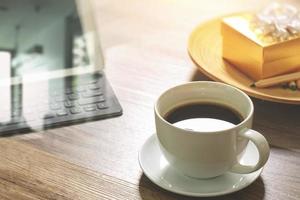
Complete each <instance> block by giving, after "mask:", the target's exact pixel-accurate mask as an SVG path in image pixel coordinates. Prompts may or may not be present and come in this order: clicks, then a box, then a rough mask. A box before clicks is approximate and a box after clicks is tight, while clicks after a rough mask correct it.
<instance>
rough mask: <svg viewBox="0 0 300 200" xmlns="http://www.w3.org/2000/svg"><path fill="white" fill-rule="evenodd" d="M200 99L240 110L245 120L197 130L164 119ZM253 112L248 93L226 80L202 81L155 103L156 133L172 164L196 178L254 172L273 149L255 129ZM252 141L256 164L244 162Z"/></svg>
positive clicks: (169, 92)
mask: <svg viewBox="0 0 300 200" xmlns="http://www.w3.org/2000/svg"><path fill="white" fill-rule="evenodd" d="M199 102H211V103H215V104H220V105H224V106H227V107H230V108H232V109H234V110H236V111H238V112H239V113H240V115H241V116H242V118H243V120H242V122H241V123H239V124H237V125H233V127H231V128H228V129H225V130H217V131H194V130H189V129H182V128H179V127H176V126H175V125H174V124H171V123H169V122H168V121H166V120H165V119H164V117H165V115H166V114H167V113H168V112H169V111H171V110H173V109H174V108H177V107H179V106H181V105H185V104H190V103H199ZM253 111H254V108H253V103H252V101H251V99H250V98H249V97H248V95H246V94H245V93H244V92H242V91H241V90H239V89H237V88H234V87H232V86H229V85H226V84H223V83H217V82H210V81H199V82H190V83H186V84H183V85H179V86H176V87H173V88H171V89H169V90H167V91H165V92H164V93H163V94H162V95H161V96H160V97H159V99H158V100H157V102H156V104H155V123H156V133H157V136H158V139H159V144H160V147H161V150H162V152H163V154H164V156H165V158H166V159H167V160H168V162H169V163H170V165H171V166H173V167H174V168H175V169H177V170H179V171H181V172H182V173H183V174H185V175H187V176H190V177H194V178H212V177H216V176H219V175H222V174H224V173H226V172H228V171H230V172H234V173H242V174H246V173H251V172H254V171H256V170H258V169H260V168H262V167H263V166H264V165H265V163H266V162H267V160H268V158H269V153H270V150H269V145H268V142H267V140H266V139H265V137H264V136H263V135H262V134H260V133H258V132H257V131H254V130H252V129H251V127H252V119H253ZM199 126H201V125H199ZM249 140H251V141H252V142H253V143H254V144H255V146H256V147H257V150H258V152H259V159H258V162H257V163H256V164H255V165H243V164H241V163H240V160H241V157H242V156H243V152H244V151H245V148H246V147H247V144H248V141H249Z"/></svg>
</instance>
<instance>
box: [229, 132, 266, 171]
mask: <svg viewBox="0 0 300 200" xmlns="http://www.w3.org/2000/svg"><path fill="white" fill-rule="evenodd" d="M239 136H240V137H243V138H246V139H249V140H250V141H252V142H253V143H254V144H255V146H256V148H257V150H258V154H259V160H258V162H257V163H256V165H242V164H241V163H239V162H238V163H237V164H235V165H234V166H233V167H232V168H231V170H230V171H231V172H234V173H238V174H248V173H251V172H254V171H257V170H258V169H260V168H262V167H263V166H264V165H265V164H266V162H267V160H268V158H269V155H270V147H269V144H268V142H267V140H266V138H265V137H264V136H263V135H262V134H260V133H259V132H257V131H255V130H252V129H246V130H243V131H241V132H240V133H239Z"/></svg>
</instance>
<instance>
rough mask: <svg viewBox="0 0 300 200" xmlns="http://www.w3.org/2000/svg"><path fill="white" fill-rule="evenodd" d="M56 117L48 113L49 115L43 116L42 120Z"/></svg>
mask: <svg viewBox="0 0 300 200" xmlns="http://www.w3.org/2000/svg"><path fill="white" fill-rule="evenodd" d="M54 117H55V114H54V113H47V114H45V115H42V116H41V118H42V119H51V118H54Z"/></svg>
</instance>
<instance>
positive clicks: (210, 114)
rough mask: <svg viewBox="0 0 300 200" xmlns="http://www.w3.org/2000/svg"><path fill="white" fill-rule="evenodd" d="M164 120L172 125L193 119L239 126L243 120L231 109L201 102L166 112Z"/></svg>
mask: <svg viewBox="0 0 300 200" xmlns="http://www.w3.org/2000/svg"><path fill="white" fill-rule="evenodd" d="M164 118H165V119H166V120H167V121H168V122H170V123H172V124H174V123H176V122H180V121H183V120H187V119H194V118H211V119H218V120H223V121H227V122H230V123H232V124H239V123H240V122H242V120H243V118H242V116H241V115H240V114H239V113H238V112H237V111H235V110H234V109H232V108H229V107H227V106H224V105H220V104H212V103H202V102H199V103H191V104H186V105H182V106H179V107H177V108H175V109H173V110H171V111H170V112H168V113H167V114H166V115H165V117H164Z"/></svg>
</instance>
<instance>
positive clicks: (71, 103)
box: [64, 101, 76, 108]
mask: <svg viewBox="0 0 300 200" xmlns="http://www.w3.org/2000/svg"><path fill="white" fill-rule="evenodd" d="M64 105H65V107H66V108H71V107H74V106H75V105H76V104H75V101H65V102H64Z"/></svg>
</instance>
